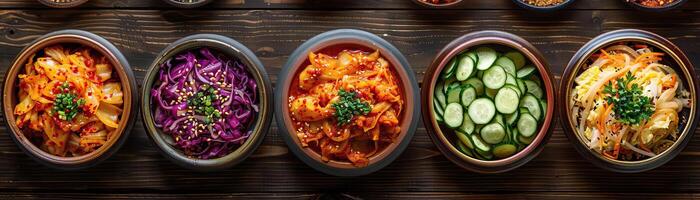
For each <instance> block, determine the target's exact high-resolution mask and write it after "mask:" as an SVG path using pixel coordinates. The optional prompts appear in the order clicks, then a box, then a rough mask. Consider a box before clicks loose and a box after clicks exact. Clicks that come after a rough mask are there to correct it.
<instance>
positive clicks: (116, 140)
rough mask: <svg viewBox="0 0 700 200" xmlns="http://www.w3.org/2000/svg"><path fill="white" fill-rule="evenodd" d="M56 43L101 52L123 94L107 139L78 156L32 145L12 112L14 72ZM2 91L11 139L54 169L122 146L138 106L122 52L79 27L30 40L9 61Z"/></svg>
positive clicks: (94, 159) (91, 161) (89, 161)
mask: <svg viewBox="0 0 700 200" xmlns="http://www.w3.org/2000/svg"><path fill="white" fill-rule="evenodd" d="M57 44H79V45H84V46H87V47H91V48H92V49H94V50H95V51H97V52H99V53H101V54H102V55H104V56H105V57H106V58H107V59H108V60H109V62H111V63H112V66H114V69H115V70H114V73H115V74H117V75H118V76H119V78H120V81H121V87H122V92H123V93H124V97H123V98H124V104H123V112H122V115H121V119H120V121H119V126H118V127H117V129H116V130H115V131H116V133H115V135H114V136H112V137H111V138H110V139H109V140H107V142H106V143H105V144H104V145H102V147H100V148H98V149H97V150H95V151H93V152H91V153H88V154H85V155H82V156H76V157H60V156H55V155H52V154H49V153H47V152H45V151H43V150H41V149H40V148H39V147H37V146H36V145H34V144H32V142H31V141H30V140H29V139H28V138H27V137H25V135H24V134H23V132H22V130H21V129H20V128H19V127H17V125H16V119H15V115H14V114H12V113H13V109H14V107H15V105H16V104H17V103H18V102H17V92H18V83H19V78H18V75H19V74H20V73H22V71H23V70H22V69H23V68H24V64H25V63H27V62H28V60H29V59H30V58H31V57H32V55H33V54H35V53H36V52H38V51H40V50H41V49H44V48H46V47H48V46H52V45H57ZM3 91H4V93H3V112H4V113H5V114H4V115H3V116H4V117H5V121H6V122H7V126H8V127H10V130H11V131H12V134H11V136H12V139H13V140H14V141H15V142H16V143H17V145H18V146H19V147H20V148H21V149H22V151H24V152H25V153H27V155H29V156H30V157H32V158H33V159H35V160H37V161H38V162H40V163H42V164H44V165H47V166H50V167H54V168H58V169H65V170H75V169H83V168H87V167H90V166H93V165H95V164H97V163H99V162H100V161H103V160H105V159H107V158H108V157H110V156H111V155H112V154H114V153H115V152H116V151H117V150H118V149H119V148H120V147H121V146H122V144H123V143H124V141H125V140H126V138H128V135H129V132H131V128H132V127H133V124H134V120H135V119H136V116H137V114H136V113H137V112H138V109H135V106H136V105H138V100H139V98H138V90H137V85H136V81H135V79H134V75H133V72H132V71H131V67H130V66H129V63H128V62H127V60H126V58H125V57H124V55H122V54H121V52H119V50H118V49H117V48H116V47H115V46H114V45H112V43H110V42H109V41H107V40H105V39H104V38H102V37H100V36H98V35H95V34H93V33H90V32H86V31H81V30H62V31H56V32H52V33H49V34H46V35H44V36H41V37H40V38H38V39H36V40H34V41H33V42H32V43H30V44H29V45H28V46H27V47H25V48H24V49H23V50H22V51H21V52H20V53H19V55H18V56H17V58H16V59H15V61H14V62H13V64H12V67H10V68H9V70H8V71H7V73H6V76H5V81H4V84H3Z"/></svg>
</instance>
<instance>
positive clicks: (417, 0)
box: [413, 0, 464, 8]
mask: <svg viewBox="0 0 700 200" xmlns="http://www.w3.org/2000/svg"><path fill="white" fill-rule="evenodd" d="M463 1H464V0H456V1H455V2H452V3H445V4H434V3H427V2H422V1H420V0H413V2H415V3H417V4H419V5H421V6H425V7H428V8H450V7H454V6H457V5H459V4H460V3H462V2H463Z"/></svg>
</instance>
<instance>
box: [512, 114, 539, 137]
mask: <svg viewBox="0 0 700 200" xmlns="http://www.w3.org/2000/svg"><path fill="white" fill-rule="evenodd" d="M517 126H518V132H520V135H522V136H523V137H531V136H532V135H534V134H535V132H537V119H535V117H533V116H532V115H530V114H529V113H525V114H522V115H521V116H520V119H518V124H517Z"/></svg>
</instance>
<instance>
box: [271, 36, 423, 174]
mask: <svg viewBox="0 0 700 200" xmlns="http://www.w3.org/2000/svg"><path fill="white" fill-rule="evenodd" d="M341 50H353V51H356V50H360V51H365V52H366V51H375V50H376V51H378V52H379V54H380V56H381V57H383V58H385V59H386V61H387V62H388V63H389V64H390V65H391V66H392V69H393V70H392V71H393V72H394V73H395V74H396V75H397V76H398V79H399V80H397V82H398V85H399V86H400V87H402V88H400V91H403V94H402V95H403V99H404V100H403V101H404V105H403V111H402V112H403V113H402V114H400V115H399V116H398V119H399V121H398V122H399V124H398V125H399V126H400V127H401V130H400V133H399V135H398V136H397V137H395V138H394V140H393V142H391V143H390V144H388V145H387V146H386V147H384V148H383V149H381V150H378V152H376V153H375V154H373V155H372V156H369V158H368V162H367V165H366V166H355V165H353V164H352V163H350V162H348V161H345V160H333V159H330V160H328V161H323V160H322V156H321V154H320V153H318V152H316V151H315V150H314V149H311V148H310V147H302V143H301V141H300V139H299V137H298V136H297V132H296V129H295V126H294V123H293V120H292V116H291V114H290V108H289V105H290V104H291V100H290V96H291V95H290V94H291V92H290V90H292V85H293V83H292V82H293V80H294V79H295V77H296V76H297V74H298V73H299V72H301V71H302V70H303V69H304V68H306V66H307V65H304V64H305V63H309V61H308V59H309V56H308V55H309V53H310V52H315V53H318V52H321V53H338V51H341ZM332 55H335V54H332ZM277 80H278V82H277V90H276V91H275V110H276V111H277V115H276V119H277V125H278V126H279V128H280V134H281V136H282V138H283V139H284V141H285V142H286V144H287V146H288V147H289V149H290V150H291V151H292V152H293V153H294V154H295V155H296V156H297V157H298V158H299V159H301V160H302V161H303V162H304V163H306V164H307V165H309V166H311V167H312V168H314V169H316V170H318V171H320V172H323V173H326V174H329V175H335V176H360V175H366V174H369V173H372V172H375V171H377V170H380V169H382V168H384V167H386V166H387V165H389V164H390V163H391V162H393V161H394V160H395V159H396V158H397V157H398V156H399V155H401V153H402V152H403V151H404V150H405V149H406V147H407V146H408V144H409V143H410V141H411V139H412V138H413V134H414V132H415V130H416V127H417V126H418V120H419V117H420V100H419V98H418V90H419V89H418V84H417V82H416V80H415V77H414V73H413V71H412V70H411V65H409V64H408V61H407V60H406V58H404V57H403V55H402V54H401V52H400V51H399V50H398V49H396V48H395V47H394V46H393V45H391V44H390V43H389V42H387V41H385V40H384V39H382V38H380V37H378V36H376V35H374V34H372V33H369V32H365V31H360V30H353V29H338V30H333V31H328V32H325V33H321V34H319V35H317V36H315V37H313V38H311V39H309V40H307V41H306V42H304V43H303V44H302V45H301V46H299V47H298V48H297V49H296V50H295V51H294V53H292V55H291V56H290V57H289V60H288V61H287V63H285V65H284V67H283V68H282V71H281V72H280V74H279V77H278V79H277ZM294 85H296V83H295V84H294ZM294 90H296V89H294ZM365 134H366V133H365Z"/></svg>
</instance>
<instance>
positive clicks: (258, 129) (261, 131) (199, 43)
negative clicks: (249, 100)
mask: <svg viewBox="0 0 700 200" xmlns="http://www.w3.org/2000/svg"><path fill="white" fill-rule="evenodd" d="M201 47H208V48H210V49H211V50H213V51H217V52H219V53H223V54H225V55H228V56H230V58H237V59H238V60H239V61H240V62H241V63H242V64H244V65H245V66H246V67H247V70H248V72H249V73H250V74H251V75H252V76H253V78H254V79H255V82H256V83H257V84H258V88H257V94H258V97H259V98H258V106H259V112H258V114H257V115H256V116H255V119H254V120H253V122H252V123H251V125H250V127H249V128H248V129H249V130H251V131H252V133H251V134H250V136H249V137H248V139H246V141H245V142H244V143H243V144H242V145H241V146H240V147H238V148H237V149H236V150H234V151H233V152H231V153H229V154H228V155H226V156H223V157H220V158H214V159H199V158H193V157H190V156H187V155H185V154H184V153H183V152H182V150H180V149H178V148H176V147H175V146H173V144H174V140H173V137H172V136H170V135H167V134H165V133H163V132H162V130H161V129H160V128H157V127H156V126H155V123H154V115H153V112H154V109H155V107H152V106H151V103H150V102H152V101H153V99H152V98H151V89H152V88H153V87H154V85H155V84H156V81H157V80H158V74H159V71H160V66H161V64H162V63H163V62H165V61H166V60H168V59H169V58H171V57H173V56H175V55H177V54H178V53H180V52H183V51H186V50H191V49H196V48H201ZM141 90H142V91H141V92H142V94H143V96H142V100H141V101H142V102H144V103H143V104H142V105H141V114H142V115H143V124H144V127H146V130H147V132H148V136H149V138H151V140H152V141H153V142H154V143H155V145H156V146H157V147H158V149H159V150H160V152H161V153H162V154H163V155H164V156H165V157H167V158H168V159H170V160H171V161H173V162H174V163H175V164H178V165H180V166H182V167H185V168H188V169H192V170H198V171H214V170H222V169H226V168H230V167H231V166H233V165H236V164H238V163H240V162H242V161H243V160H245V159H246V158H247V157H248V156H250V154H252V153H253V152H254V151H255V150H256V149H257V148H258V146H259V145H260V143H262V141H263V139H264V138H265V135H266V134H267V131H268V129H269V127H270V122H271V120H272V114H273V111H272V86H271V85H270V79H269V78H268V76H267V72H266V71H265V68H264V66H263V65H262V63H261V62H260V60H258V57H256V56H255V54H254V53H253V52H252V51H250V49H248V48H247V47H245V46H244V45H243V44H241V43H238V42H236V41H235V40H233V39H231V38H228V37H225V36H221V35H215V34H197V35H191V36H188V37H185V38H182V39H179V40H177V41H175V42H174V43H172V44H170V45H168V47H166V48H165V49H164V50H163V51H162V52H161V53H160V54H159V55H158V56H157V57H156V58H155V60H154V61H153V63H152V64H151V66H150V67H149V68H148V72H147V73H146V76H145V78H144V83H143V86H142V88H141Z"/></svg>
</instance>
